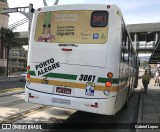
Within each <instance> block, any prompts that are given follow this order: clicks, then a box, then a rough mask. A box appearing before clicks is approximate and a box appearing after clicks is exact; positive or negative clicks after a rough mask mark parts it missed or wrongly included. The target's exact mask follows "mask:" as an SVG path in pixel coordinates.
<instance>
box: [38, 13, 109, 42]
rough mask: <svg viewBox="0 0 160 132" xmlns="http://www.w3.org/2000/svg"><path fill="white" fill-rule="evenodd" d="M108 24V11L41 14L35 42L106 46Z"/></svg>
mask: <svg viewBox="0 0 160 132" xmlns="http://www.w3.org/2000/svg"><path fill="white" fill-rule="evenodd" d="M107 23H108V12H107V11H81V10H79V11H78V10H74V11H73V10H71V11H66V10H65V11H53V12H41V13H39V15H38V18H37V23H36V34H35V41H36V42H52V43H70V44H72V43H73V44H74V43H76V44H105V42H106V41H107V30H108V26H107ZM93 27H96V28H93Z"/></svg>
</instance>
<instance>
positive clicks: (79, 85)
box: [29, 78, 120, 92]
mask: <svg viewBox="0 0 160 132" xmlns="http://www.w3.org/2000/svg"><path fill="white" fill-rule="evenodd" d="M43 80H44V79H38V78H30V79H29V81H30V82H33V83H40V84H41V82H42V81H43ZM48 85H54V86H66V87H71V88H80V89H86V84H83V83H75V82H64V81H56V80H48ZM106 89H108V90H109V91H111V92H117V91H119V90H120V87H118V86H111V87H106V86H100V85H95V90H97V91H103V90H106Z"/></svg>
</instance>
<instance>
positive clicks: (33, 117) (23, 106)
mask: <svg viewBox="0 0 160 132" xmlns="http://www.w3.org/2000/svg"><path fill="white" fill-rule="evenodd" d="M140 92H141V86H140V87H139V88H137V89H135V91H134V93H133V94H132V95H131V97H130V98H129V104H128V108H127V110H121V111H120V112H118V113H117V114H116V115H115V116H105V115H97V114H92V113H87V112H82V111H75V110H69V109H63V108H57V107H51V106H43V105H38V104H30V103H27V102H25V101H24V93H21V94H15V95H10V96H4V97H0V100H1V101H0V109H1V116H0V122H1V123H40V124H41V123H49V127H55V124H56V128H63V126H62V124H61V123H64V124H65V123H67V124H68V123H70V124H71V125H73V127H75V129H76V128H78V129H76V132H77V131H81V130H82V128H90V129H85V130H84V129H83V132H89V131H90V130H91V131H92V130H93V129H94V130H97V129H98V128H100V127H101V129H99V131H103V130H104V129H106V128H107V127H106V126H105V125H107V124H106V123H114V124H115V123H118V125H119V124H120V125H124V124H129V123H137V119H138V111H139V102H140V101H139V100H140ZM74 123H77V124H78V127H77V125H75V124H74ZM79 125H82V126H81V127H80V129H79ZM115 125H116V124H115ZM69 127H70V126H69ZM115 128H116V126H115ZM59 130H60V129H55V130H54V131H56V132H57V131H58V132H59ZM63 130H64V129H63ZM67 131H70V130H69V129H67ZM108 131H111V132H125V131H126V132H135V131H136V130H135V129H133V130H127V129H119V126H118V127H117V129H109V130H107V132H108Z"/></svg>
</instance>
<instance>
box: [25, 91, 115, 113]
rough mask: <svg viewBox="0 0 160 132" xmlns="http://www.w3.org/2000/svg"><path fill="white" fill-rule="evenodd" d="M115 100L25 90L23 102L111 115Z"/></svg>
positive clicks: (112, 98)
mask: <svg viewBox="0 0 160 132" xmlns="http://www.w3.org/2000/svg"><path fill="white" fill-rule="evenodd" d="M115 100H116V97H110V98H106V99H89V98H77V97H69V96H60V95H56V94H47V93H41V92H38V91H34V90H31V89H28V88H25V101H27V102H30V103H36V104H43V105H50V106H56V107H62V108H68V109H75V110H80V111H86V112H91V113H97V114H104V115H113V112H114V106H115Z"/></svg>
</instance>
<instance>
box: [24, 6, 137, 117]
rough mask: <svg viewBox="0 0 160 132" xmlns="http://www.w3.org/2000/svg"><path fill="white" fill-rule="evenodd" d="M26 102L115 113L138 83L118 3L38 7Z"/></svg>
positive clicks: (99, 112)
mask: <svg viewBox="0 0 160 132" xmlns="http://www.w3.org/2000/svg"><path fill="white" fill-rule="evenodd" d="M27 71H28V74H27V81H26V87H25V101H27V102H30V103H36V104H44V105H50V106H56V107H63V108H69V109H76V110H80V111H86V112H92V113H97V114H104V115H114V114H115V113H117V112H118V111H119V110H120V109H121V108H122V107H124V106H126V104H127V102H128V97H129V96H130V94H131V93H132V92H133V90H134V87H136V86H137V79H138V58H137V54H136V51H135V50H134V48H133V45H132V41H131V38H130V35H129V33H128V31H127V28H126V26H125V23H124V20H123V17H122V13H121V11H120V9H119V8H118V7H117V6H116V5H105V4H73V5H58V6H48V7H42V8H39V9H36V10H35V11H34V15H33V21H32V26H31V33H30V41H29V53H28V67H27Z"/></svg>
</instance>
